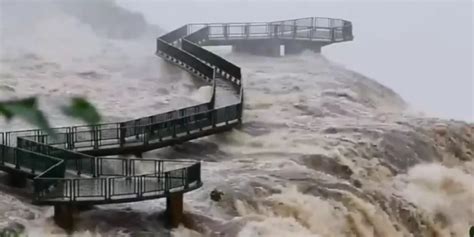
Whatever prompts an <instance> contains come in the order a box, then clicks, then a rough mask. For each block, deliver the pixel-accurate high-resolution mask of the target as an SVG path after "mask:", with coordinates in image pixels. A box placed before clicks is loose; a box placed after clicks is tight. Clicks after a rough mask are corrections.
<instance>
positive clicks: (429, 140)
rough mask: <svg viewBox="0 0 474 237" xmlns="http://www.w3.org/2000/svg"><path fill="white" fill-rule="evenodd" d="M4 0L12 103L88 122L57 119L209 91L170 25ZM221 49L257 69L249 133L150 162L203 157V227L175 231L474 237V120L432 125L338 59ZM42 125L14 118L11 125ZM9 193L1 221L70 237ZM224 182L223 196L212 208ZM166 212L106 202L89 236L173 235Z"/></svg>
mask: <svg viewBox="0 0 474 237" xmlns="http://www.w3.org/2000/svg"><path fill="white" fill-rule="evenodd" d="M0 3H1V4H2V5H1V13H2V14H1V24H0V27H1V31H0V32H1V45H0V47H1V48H0V99H2V100H3V99H10V98H22V97H27V96H31V95H39V96H40V98H41V106H42V108H44V109H45V110H46V111H47V112H49V114H50V116H49V117H50V119H51V121H52V123H53V124H55V125H58V126H61V125H72V124H75V123H77V122H78V121H70V120H68V119H67V118H65V117H63V116H61V115H60V114H59V113H58V111H57V110H56V109H55V108H56V107H57V105H59V104H61V103H64V101H66V100H67V99H68V98H70V97H71V96H73V95H82V96H86V97H87V98H88V99H90V100H91V101H92V102H93V103H94V104H96V105H97V107H98V108H99V110H100V111H101V112H102V113H103V115H104V117H105V120H106V121H120V120H125V119H129V118H136V117H140V116H146V115H151V114H156V113H158V112H161V111H166V110H169V109H172V108H178V107H182V106H186V105H192V104H196V103H198V102H199V101H203V100H206V99H207V98H208V97H207V96H209V93H210V91H209V87H207V86H205V85H202V84H200V83H197V82H196V80H193V79H191V77H190V76H188V75H187V74H186V73H184V72H182V71H180V70H179V69H177V68H175V67H173V66H170V65H167V64H166V63H164V62H163V61H162V60H160V59H159V58H157V57H156V56H154V51H155V37H156V36H157V35H159V34H161V33H163V32H162V31H161V30H160V29H159V28H158V27H156V26H152V25H150V24H149V23H147V22H146V21H145V20H144V18H143V17H142V16H140V15H139V14H137V13H130V12H129V11H127V10H125V9H122V8H119V7H118V6H116V5H114V4H113V2H111V1H74V2H73V1H57V2H54V1H50V2H41V3H39V2H38V1H31V2H29V1H28V2H27V1H22V2H19V1H0ZM132 36H134V37H132ZM333 47H335V46H333ZM213 50H215V52H216V53H218V54H221V55H223V56H224V57H225V58H226V59H228V60H230V61H231V62H234V63H236V64H237V65H239V66H241V67H242V69H243V78H244V86H245V90H246V98H245V101H246V104H245V111H244V124H243V126H242V127H241V128H240V129H236V130H234V131H232V132H229V133H225V134H219V135H215V136H211V137H207V138H202V139H199V140H196V141H192V142H187V143H185V144H182V145H180V146H176V147H172V148H165V149H161V150H157V151H153V152H149V153H147V154H145V157H159V158H190V159H199V160H202V161H203V166H202V167H203V171H202V172H203V181H204V186H203V188H201V189H199V190H196V191H194V192H192V193H189V194H186V195H185V210H186V217H187V220H188V222H189V223H190V225H191V226H192V227H193V229H194V230H191V229H187V228H184V227H180V228H178V229H176V230H173V231H172V233H171V234H172V235H173V236H183V237H186V236H193V237H194V236H229V237H232V236H235V237H253V236H261V237H274V236H282V237H285V236H288V237H290V236H301V237H306V236H311V237H315V236H321V237H326V236H348V237H353V236H354V237H355V236H357V237H361V236H368V237H372V236H373V237H392V236H443V237H444V236H446V237H448V236H456V237H457V236H459V237H462V236H466V235H467V231H468V227H469V226H470V225H474V206H473V200H474V187H473V184H474V161H473V154H474V144H473V140H474V125H472V124H467V123H463V122H455V121H445V120H441V119H434V118H422V117H420V115H419V114H416V113H414V112H412V111H409V110H407V108H408V105H407V103H406V102H405V101H404V100H403V99H402V98H401V97H400V96H398V95H397V93H396V92H394V91H393V90H391V89H389V88H386V87H384V86H383V85H380V84H379V83H377V82H375V81H373V80H371V79H370V78H367V77H365V76H363V75H361V74H359V73H356V72H353V71H350V70H348V69H346V68H345V67H344V66H342V65H337V64H335V63H333V62H331V61H329V60H327V59H326V58H325V57H324V56H323V55H319V54H314V53H311V52H305V53H304V54H303V55H300V56H291V57H283V58H265V57H258V56H247V55H237V54H233V53H231V52H229V50H228V49H226V48H215V49H213ZM27 126H29V125H27V124H24V123H22V122H21V121H13V122H11V123H6V121H3V120H0V130H1V131H5V130H14V129H24V128H26V127H27ZM2 177H3V176H2ZM0 185H1V190H2V192H0V227H4V226H8V225H12V223H19V224H21V225H24V226H25V227H26V232H27V233H28V235H30V236H48V235H53V234H57V235H64V232H63V231H62V230H61V229H59V228H58V227H56V226H55V225H54V223H53V221H52V208H51V207H36V206H32V205H30V204H29V201H28V199H27V198H21V196H20V195H18V194H19V193H21V191H20V190H15V189H11V188H8V187H6V186H5V185H3V184H0ZM214 188H218V189H219V190H222V191H223V192H224V198H223V200H222V201H220V202H213V201H211V200H210V198H209V193H210V192H211V191H212V190H213V189H214ZM164 206H165V205H164V200H151V201H145V202H139V203H128V204H120V205H104V206H98V207H97V208H95V209H93V210H89V211H85V212H82V213H81V214H80V216H79V218H78V230H77V231H76V232H75V234H74V235H77V236H95V235H101V236H137V235H145V234H151V233H155V234H160V235H164V236H166V235H168V234H169V233H168V231H166V230H165V229H164V227H163V224H162V220H161V218H162V217H161V214H162V212H163V211H164Z"/></svg>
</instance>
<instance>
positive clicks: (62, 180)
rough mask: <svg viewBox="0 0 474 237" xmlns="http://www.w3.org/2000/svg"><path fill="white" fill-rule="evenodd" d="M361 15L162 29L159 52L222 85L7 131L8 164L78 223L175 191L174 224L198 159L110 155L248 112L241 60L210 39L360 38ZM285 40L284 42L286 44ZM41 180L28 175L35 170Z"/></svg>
mask: <svg viewBox="0 0 474 237" xmlns="http://www.w3.org/2000/svg"><path fill="white" fill-rule="evenodd" d="M352 39H353V36H352V24H351V23H350V22H348V21H345V20H340V19H329V18H316V17H310V18H301V19H295V20H286V21H276V22H269V23H213V24H188V25H185V26H183V27H180V28H178V29H176V30H174V31H171V32H169V33H167V34H165V35H163V36H161V37H159V38H158V39H157V50H156V55H157V56H159V57H161V58H163V59H164V60H166V61H167V62H169V63H170V64H171V65H174V66H177V67H180V68H181V69H183V70H185V71H187V72H189V73H190V74H191V75H193V76H194V78H196V79H198V80H203V81H205V82H206V83H208V84H209V85H212V88H213V93H212V95H211V97H210V99H209V101H208V102H206V103H202V104H198V105H195V106H191V107H187V108H182V109H178V110H173V111H169V112H166V113H160V114H156V115H152V116H148V117H143V118H139V119H135V120H131V121H124V122H118V123H107V124H96V125H87V126H72V127H61V128H54V129H53V131H54V133H55V134H54V135H52V134H48V133H46V131H44V130H41V129H35V130H26V131H12V132H3V133H0V169H1V170H3V171H5V172H7V173H8V177H9V183H10V184H11V185H14V186H17V187H25V186H26V185H28V184H30V183H32V186H33V192H32V201H33V203H34V204H37V205H53V206H54V219H55V221H56V223H57V224H58V225H60V226H62V227H64V228H66V229H72V228H73V223H74V216H75V214H77V212H78V211H79V210H80V209H81V207H83V206H90V205H99V204H111V203H124V202H136V201H143V200H149V199H156V198H166V204H167V208H166V216H167V219H168V220H169V223H170V225H171V226H177V225H178V224H179V223H180V222H181V221H182V212H183V193H185V192H189V191H192V190H195V189H197V188H200V187H201V186H202V181H201V164H200V162H197V161H192V160H159V159H124V158H106V157H103V156H107V155H118V154H141V153H142V152H146V151H149V150H153V149H158V148H161V147H166V146H170V145H174V144H179V143H183V142H185V141H189V140H192V139H196V138H200V137H204V136H208V135H212V134H216V133H220V132H224V131H228V130H230V129H232V128H234V127H236V126H238V125H239V124H241V122H242V116H243V104H244V89H243V86H242V74H241V69H240V67H238V66H237V65H235V64H233V63H231V62H229V61H227V60H226V59H224V58H222V57H221V56H219V55H217V54H214V53H212V52H211V51H208V50H207V49H205V48H204V46H216V45H218V46H219V45H230V46H232V50H233V51H234V52H244V53H252V54H258V55H264V56H281V55H282V53H283V54H285V55H288V54H297V53H301V52H302V51H303V50H314V51H316V52H320V51H321V47H323V46H325V45H328V44H332V43H337V42H344V41H350V40H352ZM282 49H283V52H282ZM28 179H29V180H32V182H27V180H28Z"/></svg>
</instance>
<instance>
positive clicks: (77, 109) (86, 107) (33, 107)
mask: <svg viewBox="0 0 474 237" xmlns="http://www.w3.org/2000/svg"><path fill="white" fill-rule="evenodd" d="M62 111H63V113H64V114H65V115H67V116H70V117H73V118H78V119H81V120H82V121H84V122H86V123H87V124H96V123H98V122H100V120H101V117H100V114H99V113H98V112H97V110H96V108H95V107H94V106H93V105H92V104H91V103H89V102H88V101H87V100H85V99H83V98H79V97H76V98H73V99H72V103H71V104H70V105H67V106H63V107H62ZM0 116H3V117H5V118H6V119H7V121H10V120H11V119H13V118H19V119H23V120H25V121H26V122H28V123H30V124H32V125H34V126H36V127H38V128H40V129H45V130H46V132H47V133H48V134H51V135H54V133H53V132H52V130H51V126H50V125H49V122H48V120H47V119H46V116H45V115H44V113H43V111H41V110H40V109H39V108H38V102H37V98H35V97H30V98H25V99H19V100H11V101H0Z"/></svg>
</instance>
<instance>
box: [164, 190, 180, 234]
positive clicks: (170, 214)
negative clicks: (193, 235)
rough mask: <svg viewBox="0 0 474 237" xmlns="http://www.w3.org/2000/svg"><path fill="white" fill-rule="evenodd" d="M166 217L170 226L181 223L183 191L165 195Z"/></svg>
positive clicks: (176, 225)
mask: <svg viewBox="0 0 474 237" xmlns="http://www.w3.org/2000/svg"><path fill="white" fill-rule="evenodd" d="M166 219H167V220H168V224H169V226H170V227H178V226H179V224H181V223H183V193H170V194H169V196H168V197H166Z"/></svg>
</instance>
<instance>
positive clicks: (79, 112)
mask: <svg viewBox="0 0 474 237" xmlns="http://www.w3.org/2000/svg"><path fill="white" fill-rule="evenodd" d="M62 111H63V113H64V114H66V115H68V116H70V117H74V118H78V119H81V120H83V121H84V122H86V123H87V124H97V123H99V122H100V120H101V117H100V114H99V112H97V109H96V108H95V107H94V106H93V105H92V104H91V103H89V102H88V101H87V100H85V99H83V98H80V97H75V98H72V103H71V105H69V106H63V107H62Z"/></svg>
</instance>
